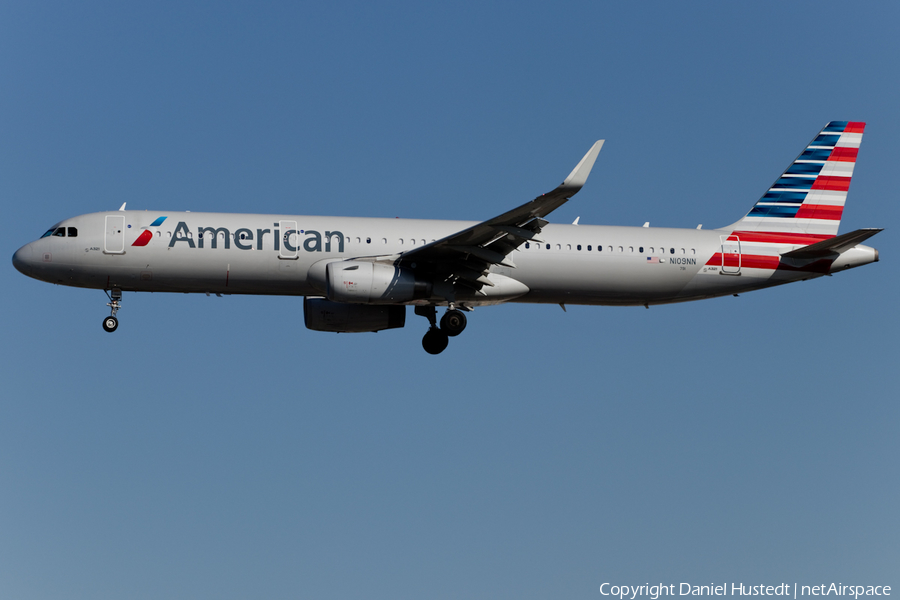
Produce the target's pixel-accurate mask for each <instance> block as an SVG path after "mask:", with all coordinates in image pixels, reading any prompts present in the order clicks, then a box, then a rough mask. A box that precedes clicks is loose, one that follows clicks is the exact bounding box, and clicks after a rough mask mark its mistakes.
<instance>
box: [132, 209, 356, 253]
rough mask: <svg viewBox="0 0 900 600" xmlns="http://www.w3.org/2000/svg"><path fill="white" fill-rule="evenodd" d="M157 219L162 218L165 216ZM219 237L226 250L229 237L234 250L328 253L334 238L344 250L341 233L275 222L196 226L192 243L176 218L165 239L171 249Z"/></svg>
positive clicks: (212, 245)
mask: <svg viewBox="0 0 900 600" xmlns="http://www.w3.org/2000/svg"><path fill="white" fill-rule="evenodd" d="M161 218H162V219H165V217H161ZM157 221H159V222H160V223H161V222H162V221H160V220H159V219H157V220H156V221H154V222H153V223H154V224H156V222H157ZM151 227H152V225H151ZM147 233H150V232H149V231H145V232H144V233H143V234H141V237H140V238H138V240H137V241H136V242H135V243H134V245H135V246H137V245H141V246H143V245H146V243H147V242H144V243H143V244H138V243H137V242H138V241H140V240H141V239H142V238H143V236H144V234H147ZM301 235H303V236H305V239H304V240H303V241H302V242H301V241H300V236H301ZM207 236H208V237H207ZM150 237H152V234H150V236H149V237H148V238H147V241H149V239H150ZM220 237H221V238H222V241H223V246H224V247H225V249H226V250H227V249H230V248H231V243H232V240H233V241H234V247H235V248H237V249H238V250H253V249H254V245H255V246H256V249H257V250H263V249H264V246H267V247H268V248H271V249H272V250H276V251H279V252H280V251H282V247H283V249H284V251H287V252H299V251H300V250H304V251H305V252H322V251H323V250H324V251H325V252H332V241H333V240H335V239H336V240H337V250H336V251H337V252H343V251H344V234H343V233H341V232H340V231H326V232H325V233H324V234H322V233H320V232H318V231H315V230H313V229H305V230H304V229H300V230H297V229H286V230H285V231H284V232H282V231H281V230H280V229H279V224H278V223H275V224H274V225H273V229H248V228H246V227H241V228H239V229H236V230H235V231H234V234H232V232H231V231H229V230H228V228H227V227H198V228H197V240H196V243H195V241H194V238H193V236H192V235H191V230H190V228H189V227H188V226H187V223H185V222H184V221H179V223H178V226H177V227H175V231H174V233H173V234H172V239H171V240H169V248H174V247H175V244H178V243H183V244H187V246H188V247H189V248H203V247H204V243H205V242H206V241H207V240H209V247H210V248H217V247H218V244H219V238H220ZM295 239H296V245H295Z"/></svg>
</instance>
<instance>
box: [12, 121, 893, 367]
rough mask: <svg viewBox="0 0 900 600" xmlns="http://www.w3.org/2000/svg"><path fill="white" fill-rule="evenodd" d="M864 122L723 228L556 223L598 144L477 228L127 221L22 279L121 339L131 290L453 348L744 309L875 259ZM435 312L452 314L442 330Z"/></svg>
mask: <svg viewBox="0 0 900 600" xmlns="http://www.w3.org/2000/svg"><path fill="white" fill-rule="evenodd" d="M864 129H865V123H862V122H853V121H849V122H848V121H832V122H830V123H828V125H826V126H825V127H824V128H823V129H822V130H821V131H820V132H819V134H818V135H816V137H815V138H814V139H813V140H812V141H811V142H810V143H809V144H808V145H807V146H806V148H805V149H804V150H803V151H802V152H801V154H800V155H799V156H798V157H797V158H796V159H795V160H794V161H792V162H791V163H790V165H789V166H788V168H787V170H785V171H784V173H782V175H781V176H780V177H779V178H778V179H777V180H776V181H775V183H774V184H772V186H771V187H770V188H769V189H768V190H766V192H765V193H764V194H763V196H762V197H761V198H760V199H759V201H757V202H756V204H755V205H754V206H753V207H752V208H751V210H750V212H749V213H747V214H746V215H745V216H744V217H743V218H741V219H740V220H738V221H737V222H735V223H733V224H731V225H728V226H727V227H721V228H719V229H702V228H701V226H698V227H697V228H696V229H674V228H662V227H649V223H645V224H644V226H643V227H622V226H591V225H580V224H579V223H578V219H576V220H575V222H574V223H572V224H570V225H560V224H551V223H550V222H548V221H547V220H546V218H547V216H548V215H549V214H550V213H551V212H553V211H554V210H556V209H557V208H559V207H560V206H562V205H563V204H564V203H565V202H566V201H568V200H569V199H570V198H571V197H572V196H573V195H575V194H576V193H577V192H578V191H579V190H580V189H581V188H582V186H583V185H584V184H585V182H586V181H587V178H588V175H589V173H590V172H591V169H592V168H593V166H594V161H595V160H596V159H597V155H598V153H599V152H600V149H601V147H602V146H603V140H600V141H598V142H596V143H595V144H594V145H593V146H592V147H591V149H590V150H589V151H588V152H587V154H585V155H584V157H583V158H582V159H581V161H580V162H579V163H578V164H577V165H576V167H575V168H574V169H573V170H572V172H571V173H570V174H569V176H568V177H566V179H565V180H564V181H563V182H562V184H560V185H559V186H558V187H557V188H556V189H554V190H552V191H550V192H548V193H546V194H543V195H541V196H538V197H537V198H535V199H534V200H531V201H530V202H526V203H525V204H522V205H521V206H519V207H517V208H514V209H512V210H509V211H507V212H505V213H503V214H501V215H499V216H497V217H494V218H493V219H488V220H487V221H482V222H480V223H476V222H467V221H437V220H416V219H383V218H358V217H322V216H295V215H265V214H234V213H192V212H174V211H162V212H160V211H135V210H125V204H123V205H122V207H121V208H120V209H119V210H118V211H110V212H98V213H93V214H87V215H81V216H77V217H73V218H71V219H66V220H64V221H61V222H59V223H57V224H56V225H54V226H53V227H51V228H50V229H48V230H47V232H46V233H45V234H44V235H43V236H41V237H40V238H39V239H38V240H36V241H33V242H31V243H28V244H26V245H24V246H22V247H21V248H19V250H17V251H16V252H15V254H14V255H13V258H12V262H13V265H14V266H15V268H16V269H18V270H19V271H21V272H22V273H23V274H25V275H28V276H29V277H33V278H35V279H39V280H41V281H46V282H49V283H55V284H59V285H69V286H75V287H83V288H90V289H101V290H104V292H106V295H107V297H108V299H109V302H108V303H107V306H109V307H110V316H108V317H106V318H105V319H104V320H103V329H104V330H106V331H108V332H112V331H115V330H116V328H117V327H118V319H117V316H116V315H117V313H118V311H119V309H120V308H121V306H122V294H123V292H185V293H206V294H207V295H209V294H216V295H223V294H224V295H228V294H267V295H291V296H303V297H304V300H303V310H304V322H305V325H306V327H307V328H309V329H312V330H315V331H328V332H370V331H381V330H386V329H393V328H399V327H403V326H404V325H405V322H406V307H407V306H408V305H412V306H413V307H414V312H415V314H416V315H419V316H422V317H425V318H426V319H427V320H428V323H429V328H428V330H427V332H426V333H425V336H424V338H423V339H422V346H423V347H424V349H425V350H426V352H428V353H429V354H439V353H441V352H442V351H443V350H444V349H446V348H447V345H448V343H449V338H450V337H454V336H457V335H459V334H460V333H462V332H463V330H464V329H465V328H466V323H467V318H466V313H467V312H471V311H472V310H474V309H475V308H477V307H480V306H489V305H496V304H502V303H505V302H528V303H540V304H559V305H560V306H561V307H562V308H563V309H564V310H565V307H566V305H567V304H582V305H619V306H629V305H631V306H640V305H643V306H645V307H647V308H649V307H650V306H652V305H659V304H668V303H674V302H685V301H690V300H700V299H704V298H714V297H717V296H725V295H737V294H740V293H743V292H748V291H751V290H758V289H762V288H768V287H772V286H776V285H781V284H785V283H790V282H793V281H801V280H807V279H812V278H816V277H821V276H823V275H831V274H833V273H836V272H839V271H844V270H846V269H850V268H854V267H858V266H861V265H865V264H869V263H872V262H877V261H878V251H877V250H876V249H874V248H871V247H869V246H865V245H863V244H862V242H864V241H865V240H867V239H868V238H870V237H872V236H873V235H875V234H877V233H878V232H879V231H882V229H858V230H856V231H852V232H849V233H844V234H842V235H838V227H839V226H840V222H841V216H842V213H843V209H844V202H845V200H846V198H847V191H848V189H849V186H850V179H851V177H852V175H853V167H854V165H855V164H856V157H857V152H858V150H859V145H860V142H861V140H862V135H863V131H864ZM438 307H441V308H443V307H446V312H444V314H443V316H442V317H441V319H440V322H438V319H437V309H438Z"/></svg>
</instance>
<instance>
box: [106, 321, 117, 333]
mask: <svg viewBox="0 0 900 600" xmlns="http://www.w3.org/2000/svg"><path fill="white" fill-rule="evenodd" d="M118 326H119V320H118V319H117V318H115V317H106V318H105V319H103V330H104V331H108V332H109V333H112V332H113V331H115V330H116V327H118Z"/></svg>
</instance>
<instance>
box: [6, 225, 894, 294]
mask: <svg viewBox="0 0 900 600" xmlns="http://www.w3.org/2000/svg"><path fill="white" fill-rule="evenodd" d="M162 217H165V219H164V220H163V221H162V223H161V224H159V225H156V226H153V225H152V224H153V223H154V222H158V221H159V219H161V218H162ZM472 225H474V223H473V222H467V221H434V220H412V219H378V218H355V217H317V216H291V215H259V214H230V213H192V212H149V211H116V212H107V213H94V214H89V215H82V216H79V217H74V218H71V219H67V220H65V221H63V222H61V223H59V224H58V225H57V227H67V228H70V229H69V231H71V228H74V229H75V230H76V231H77V234H76V235H75V236H67V237H62V236H53V235H50V236H47V237H43V238H41V239H39V240H36V241H34V242H31V243H30V244H27V245H26V246H23V247H22V248H21V249H20V250H19V251H18V252H17V253H16V256H15V257H14V263H16V267H17V268H19V270H21V271H22V272H24V273H25V274H27V275H29V276H31V277H34V278H36V279H40V280H43V281H47V282H51V283H57V284H62V285H70V286H77V287H85V288H95V289H106V290H110V289H120V290H123V291H146V292H200V293H204V292H205V293H220V294H280V295H296V296H320V295H323V290H322V289H321V288H320V287H316V286H315V285H314V282H315V278H312V277H310V276H309V273H310V269H311V267H313V265H315V264H316V263H319V262H320V261H333V260H346V259H353V258H364V257H390V256H397V255H400V254H401V253H403V252H407V251H409V250H413V249H415V248H418V247H421V246H423V245H425V244H427V243H430V242H433V241H434V240H439V239H441V238H443V237H446V236H448V235H452V234H453V233H455V232H458V231H460V230H463V229H465V228H467V227H470V226H472ZM145 232H149V234H148V233H145ZM286 233H287V235H286ZM731 233H732V232H731V230H730V229H716V230H702V229H670V228H656V227H653V228H651V227H614V226H589V225H546V226H545V227H544V228H543V230H542V231H541V234H540V239H541V243H537V242H534V241H532V242H530V243H528V244H523V245H522V246H521V247H520V248H519V249H518V251H515V252H513V253H512V255H511V256H510V259H511V262H512V263H513V264H514V265H515V267H514V268H512V267H506V266H497V265H495V266H493V267H491V273H496V274H497V275H501V276H506V277H509V278H511V279H514V280H516V281H517V282H520V283H521V284H524V286H525V287H527V291H526V292H525V293H523V294H521V295H519V296H517V297H510V298H495V297H491V296H490V293H489V292H490V289H489V288H486V290H487V292H488V294H487V295H486V296H485V295H482V296H483V297H480V298H478V297H475V298H472V299H471V300H470V301H467V304H469V305H478V304H492V303H496V302H498V301H518V302H540V303H568V304H607V305H635V304H661V303H668V302H680V301H685V300H693V299H700V298H707V297H713V296H720V295H725V294H733V293H738V292H742V291H746V290H751V289H758V288H762V287H768V286H772V285H778V284H781V283H787V282H790V281H796V280H799V279H809V278H811V277H818V276H821V275H824V274H826V273H827V272H834V271H835V270H838V269H839V268H849V267H851V266H857V265H858V264H865V263H867V262H872V261H873V260H877V255H876V254H875V252H874V250H872V249H871V248H868V247H866V246H861V245H860V246H857V247H855V248H853V249H851V251H848V252H845V253H843V254H842V255H841V257H840V258H839V259H838V260H836V261H834V263H833V264H829V265H828V268H827V269H822V268H816V269H804V270H792V269H783V268H758V261H754V260H753V259H752V257H755V258H759V257H761V256H763V257H768V258H774V259H775V260H776V262H777V257H778V256H779V255H780V254H781V253H784V252H788V251H791V250H794V249H797V248H800V247H802V245H803V244H799V243H798V244H794V245H790V244H787V245H786V244H783V243H781V244H765V243H755V244H754V243H744V244H743V245H741V244H740V243H737V244H735V242H734V241H732V242H731V245H730V246H726V247H725V248H724V249H723V244H726V245H727V240H728V237H729V234H731ZM141 236H143V238H142V237H141ZM732 237H733V236H732ZM141 239H143V242H144V245H135V243H136V242H137V243H138V244H140V241H139V240H141ZM723 250H724V253H723ZM726 254H728V256H729V261H727V262H726V261H724V260H723V256H725V255H726ZM742 256H743V257H744V260H743V261H742ZM842 259H843V262H842ZM440 300H441V299H440V298H434V299H433V302H432V303H433V304H441V303H442V302H441V301H440Z"/></svg>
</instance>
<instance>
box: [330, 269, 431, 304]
mask: <svg viewBox="0 0 900 600" xmlns="http://www.w3.org/2000/svg"><path fill="white" fill-rule="evenodd" d="M325 285H326V291H325V295H326V296H327V297H328V299H329V300H332V301H334V302H355V303H360V304H397V303H400V302H409V301H410V300H416V299H418V298H425V297H427V296H429V295H431V283H430V282H427V281H422V280H419V279H416V276H415V275H414V274H413V273H412V272H411V271H409V270H407V269H402V268H400V267H397V266H395V265H390V264H385V263H378V262H372V261H365V260H342V261H336V262H330V263H328V264H327V265H326V267H325Z"/></svg>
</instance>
